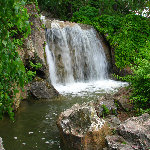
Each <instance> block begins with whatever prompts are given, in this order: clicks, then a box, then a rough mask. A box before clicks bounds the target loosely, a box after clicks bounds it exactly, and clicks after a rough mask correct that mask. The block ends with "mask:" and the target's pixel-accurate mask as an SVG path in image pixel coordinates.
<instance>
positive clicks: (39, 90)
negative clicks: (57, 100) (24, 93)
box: [30, 79, 59, 99]
mask: <svg viewBox="0 0 150 150" xmlns="http://www.w3.org/2000/svg"><path fill="white" fill-rule="evenodd" d="M30 92H31V95H32V96H33V97H35V98H37V99H51V98H54V97H57V96H58V95H59V93H58V92H57V91H56V89H55V88H54V87H53V86H52V85H50V84H49V83H48V82H46V81H44V80H42V79H41V81H34V82H32V83H31V85H30Z"/></svg>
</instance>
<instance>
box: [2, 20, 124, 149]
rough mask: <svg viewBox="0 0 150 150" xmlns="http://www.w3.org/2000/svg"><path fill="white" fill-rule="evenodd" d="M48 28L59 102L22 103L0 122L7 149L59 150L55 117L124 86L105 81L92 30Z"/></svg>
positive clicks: (62, 25)
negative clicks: (60, 95)
mask: <svg viewBox="0 0 150 150" xmlns="http://www.w3.org/2000/svg"><path fill="white" fill-rule="evenodd" d="M51 27H52V28H51V29H47V33H46V38H47V45H46V53H47V62H48V64H49V70H50V80H51V83H52V84H53V85H54V87H55V88H56V89H57V90H58V91H59V92H60V94H62V97H61V98H59V99H51V100H40V101H36V100H31V99H30V100H28V101H23V102H22V104H21V105H22V106H21V107H20V110H19V111H18V112H17V113H16V115H15V122H12V121H10V120H9V119H8V118H7V117H6V118H4V120H3V121H0V137H2V138H3V141H4V147H5V149H6V150H60V149H61V148H60V143H59V133H58V129H57V127H56V120H57V118H58V115H59V114H60V113H61V112H62V111H64V110H65V109H67V108H70V107H71V106H72V105H73V104H75V103H79V104H82V103H83V102H88V101H91V100H93V101H95V100H97V99H98V97H100V96H102V95H103V94H104V93H106V92H107V93H110V92H114V91H116V90H117V88H119V87H120V86H125V85H126V83H122V82H119V81H113V80H110V79H109V78H108V72H107V61H106V57H105V54H104V50H103V47H102V45H101V43H100V41H99V40H98V38H97V35H96V32H95V30H94V29H93V28H88V29H82V28H81V27H80V26H79V25H77V24H75V25H74V24H71V25H69V26H68V25H66V24H65V23H64V22H58V21H55V22H52V24H51Z"/></svg>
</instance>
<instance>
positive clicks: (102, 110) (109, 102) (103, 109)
mask: <svg viewBox="0 0 150 150" xmlns="http://www.w3.org/2000/svg"><path fill="white" fill-rule="evenodd" d="M96 112H97V115H98V116H99V117H102V116H106V115H108V114H117V107H116V105H115V103H114V100H113V97H112V96H111V95H105V96H102V97H101V98H100V99H99V100H98V101H97V103H96Z"/></svg>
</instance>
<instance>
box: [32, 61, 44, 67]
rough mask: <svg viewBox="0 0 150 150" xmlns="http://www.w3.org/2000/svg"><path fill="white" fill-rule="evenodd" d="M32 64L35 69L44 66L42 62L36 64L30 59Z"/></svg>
mask: <svg viewBox="0 0 150 150" xmlns="http://www.w3.org/2000/svg"><path fill="white" fill-rule="evenodd" d="M30 66H31V67H32V68H34V69H39V68H41V67H42V64H41V63H36V64H34V63H33V62H32V61H30Z"/></svg>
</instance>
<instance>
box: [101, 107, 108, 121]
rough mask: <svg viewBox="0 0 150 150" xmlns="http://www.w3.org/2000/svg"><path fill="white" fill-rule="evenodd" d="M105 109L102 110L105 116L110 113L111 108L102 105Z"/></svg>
mask: <svg viewBox="0 0 150 150" xmlns="http://www.w3.org/2000/svg"><path fill="white" fill-rule="evenodd" d="M101 107H102V109H103V111H102V115H103V118H104V117H105V116H106V115H108V114H109V113H110V111H109V109H108V108H107V107H106V106H105V105H101Z"/></svg>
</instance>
